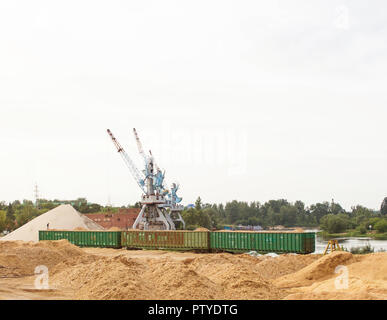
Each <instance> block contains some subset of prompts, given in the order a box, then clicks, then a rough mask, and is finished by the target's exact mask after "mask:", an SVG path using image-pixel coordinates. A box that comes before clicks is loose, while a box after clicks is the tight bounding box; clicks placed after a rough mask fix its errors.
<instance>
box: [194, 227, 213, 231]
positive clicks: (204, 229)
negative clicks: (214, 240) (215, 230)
mask: <svg viewBox="0 0 387 320" xmlns="http://www.w3.org/2000/svg"><path fill="white" fill-rule="evenodd" d="M194 231H210V230H208V229H207V228H202V227H200V228H196V229H195V230H194Z"/></svg>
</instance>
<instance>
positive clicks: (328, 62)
mask: <svg viewBox="0 0 387 320" xmlns="http://www.w3.org/2000/svg"><path fill="white" fill-rule="evenodd" d="M386 38H387V4H386V3H385V2H384V1H376V0H375V1H372V3H370V2H368V1H365V0H364V1H353V0H352V1H343V2H341V3H338V2H337V1H327V0H325V1H308V0H305V1H273V0H270V1H269V0H268V1H260V2H258V1H255V0H254V1H252V0H251V1H236V0H235V1H228V0H222V1H208V0H207V1H181V0H176V1H166V0H164V1H127V0H126V1H112V0H110V1H96V0H93V1H82V0H77V1H60V2H59V1H38V0H36V1H21V0H12V1H11V0H9V1H5V0H4V1H1V2H0V119H1V123H0V146H1V150H2V155H1V160H0V164H1V166H0V183H1V184H0V200H6V201H11V200H14V199H23V198H27V199H32V198H33V186H34V183H35V181H37V182H38V185H39V188H40V190H41V196H42V197H44V198H49V199H54V198H59V199H72V198H75V197H87V198H88V200H89V201H93V202H98V203H101V204H106V203H107V202H108V199H109V197H110V199H111V202H112V203H113V204H114V205H122V204H123V205H126V204H128V203H134V202H136V201H138V199H139V197H140V189H139V188H138V187H137V185H136V183H135V182H134V180H133V179H132V177H131V176H130V173H129V170H128V169H127V168H126V167H125V164H124V163H123V161H122V159H120V157H119V155H118V154H117V153H116V152H115V150H114V146H113V145H112V143H111V142H110V140H109V137H108V136H107V134H106V129H107V128H110V129H111V130H112V131H113V133H114V134H115V135H116V137H117V138H118V140H119V141H120V142H121V143H122V144H123V145H124V146H125V147H126V149H127V151H128V153H129V155H130V156H132V158H133V160H135V161H136V163H137V164H138V165H139V167H140V165H141V162H140V158H139V155H138V153H137V149H136V144H135V140H134V138H133V135H132V132H131V130H132V128H133V127H136V128H137V130H138V132H139V135H140V137H141V138H142V140H143V144H144V147H145V148H146V149H149V148H151V149H152V151H153V154H154V155H155V157H156V159H157V160H158V163H159V165H160V166H161V167H163V168H165V169H166V170H167V174H166V175H167V180H168V183H170V182H172V181H178V182H180V184H181V190H180V196H182V197H183V198H184V200H183V202H184V203H185V204H187V203H192V202H193V201H194V200H195V199H196V197H197V196H199V195H200V196H201V197H202V199H203V201H205V202H226V201H229V200H233V199H237V200H245V201H253V200H255V201H260V202H264V201H267V200H270V199H278V198H286V199H288V200H290V201H295V200H302V201H304V202H306V203H307V204H308V205H309V204H311V203H315V202H319V201H325V200H327V201H330V200H331V199H332V198H334V199H335V201H337V202H339V203H341V204H342V205H343V206H344V207H346V208H347V209H349V208H350V207H351V206H352V205H356V204H362V205H365V206H368V207H371V208H379V207H380V203H381V201H382V200H383V198H384V197H385V196H387V188H386V181H387V166H386V164H387V143H386V121H387V105H386V102H387V97H386V80H387V41H386ZM200 141H201V143H200ZM140 169H142V167H140Z"/></svg>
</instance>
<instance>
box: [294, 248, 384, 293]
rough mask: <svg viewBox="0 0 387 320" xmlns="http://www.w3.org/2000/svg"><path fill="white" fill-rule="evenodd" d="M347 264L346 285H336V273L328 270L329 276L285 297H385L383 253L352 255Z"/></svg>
mask: <svg viewBox="0 0 387 320" xmlns="http://www.w3.org/2000/svg"><path fill="white" fill-rule="evenodd" d="M351 261H353V262H352V263H351V264H349V265H347V268H348V269H347V270H348V273H347V275H348V287H347V288H345V287H337V283H336V282H337V277H338V276H340V274H334V273H333V272H332V274H331V276H330V278H329V279H326V280H323V281H318V282H315V283H313V284H312V285H311V286H309V287H306V288H299V289H295V290H294V291H295V293H292V294H290V295H289V296H287V297H286V299H302V300H310V299H313V300H315V299H323V300H326V299H345V300H347V299H350V300H370V299H372V300H380V299H384V300H385V299H387V276H386V274H387V253H374V254H368V255H364V256H356V257H355V258H354V259H352V260H351Z"/></svg>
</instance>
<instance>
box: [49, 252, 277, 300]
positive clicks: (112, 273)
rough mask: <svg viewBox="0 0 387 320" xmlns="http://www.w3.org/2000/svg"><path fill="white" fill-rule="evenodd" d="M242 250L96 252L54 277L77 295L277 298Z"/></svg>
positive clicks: (60, 267)
mask: <svg viewBox="0 0 387 320" xmlns="http://www.w3.org/2000/svg"><path fill="white" fill-rule="evenodd" d="M257 262H258V261H257V259H256V258H253V257H250V256H246V255H231V254H209V255H205V256H201V257H198V258H186V259H183V260H176V259H173V258H170V257H165V258H159V259H139V258H128V257H125V256H124V255H120V256H116V257H113V258H110V257H98V258H96V259H95V260H94V261H90V262H89V263H84V264H77V265H73V266H70V265H68V264H69V263H68V262H66V263H62V264H59V265H58V266H57V268H56V269H54V271H53V272H54V275H53V277H52V281H54V283H56V284H57V285H60V286H65V287H72V288H73V289H75V291H76V298H78V299H162V300H173V299H277V298H279V297H280V296H281V293H280V291H279V290H278V289H277V288H275V287H274V286H272V285H271V283H270V282H269V281H267V280H265V279H264V278H263V277H262V276H261V275H260V273H259V270H258V269H257V270H254V268H255V267H256V266H257Z"/></svg>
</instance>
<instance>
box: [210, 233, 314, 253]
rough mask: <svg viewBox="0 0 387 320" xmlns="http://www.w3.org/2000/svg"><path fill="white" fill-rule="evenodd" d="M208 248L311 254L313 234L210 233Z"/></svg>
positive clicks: (312, 250)
mask: <svg viewBox="0 0 387 320" xmlns="http://www.w3.org/2000/svg"><path fill="white" fill-rule="evenodd" d="M210 247H211V249H212V250H215V251H216V250H219V251H232V252H243V251H257V252H276V253H302V254H307V253H313V252H314V251H315V233H312V232H303V233H290V232H289V233H279V232H278V233H277V232H233V231H231V232H211V234H210Z"/></svg>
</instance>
